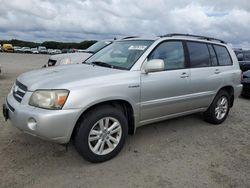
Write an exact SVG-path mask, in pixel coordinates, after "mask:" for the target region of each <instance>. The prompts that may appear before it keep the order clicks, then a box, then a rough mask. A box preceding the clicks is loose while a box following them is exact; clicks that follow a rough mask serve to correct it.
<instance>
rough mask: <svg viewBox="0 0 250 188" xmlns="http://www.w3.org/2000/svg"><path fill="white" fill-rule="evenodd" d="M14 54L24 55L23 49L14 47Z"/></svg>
mask: <svg viewBox="0 0 250 188" xmlns="http://www.w3.org/2000/svg"><path fill="white" fill-rule="evenodd" d="M14 52H15V53H23V52H22V48H21V47H20V46H14Z"/></svg>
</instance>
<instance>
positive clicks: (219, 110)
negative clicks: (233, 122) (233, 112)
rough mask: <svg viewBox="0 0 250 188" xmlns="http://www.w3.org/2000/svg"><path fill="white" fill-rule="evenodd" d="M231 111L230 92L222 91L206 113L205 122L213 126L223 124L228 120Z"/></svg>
mask: <svg viewBox="0 0 250 188" xmlns="http://www.w3.org/2000/svg"><path fill="white" fill-rule="evenodd" d="M229 110H230V97H229V94H228V92H226V91H224V90H222V91H220V92H219V93H218V94H217V95H216V97H215V98H214V100H213V102H212V104H211V105H210V107H209V108H208V109H207V111H206V112H205V113H204V117H205V120H206V121H207V122H209V123H212V124H221V123H222V122H224V121H225V119H226V118H227V115H228V113H229Z"/></svg>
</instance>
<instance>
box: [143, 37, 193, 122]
mask: <svg viewBox="0 0 250 188" xmlns="http://www.w3.org/2000/svg"><path fill="white" fill-rule="evenodd" d="M151 59H162V60H163V61H164V63H165V71H161V72H153V73H148V74H144V73H142V74H141V118H140V120H141V121H140V122H141V123H144V122H151V121H154V120H158V119H159V120H160V119H163V118H165V117H166V116H168V115H172V114H177V113H181V112H185V111H187V110H189V109H190V100H189V94H190V92H191V91H190V70H189V69H187V68H186V65H185V55H184V49H183V44H182V42H181V41H166V42H163V43H161V44H160V45H158V46H157V47H156V48H155V49H154V51H153V52H152V53H151V54H150V55H149V56H148V59H147V60H148V61H149V60H151Z"/></svg>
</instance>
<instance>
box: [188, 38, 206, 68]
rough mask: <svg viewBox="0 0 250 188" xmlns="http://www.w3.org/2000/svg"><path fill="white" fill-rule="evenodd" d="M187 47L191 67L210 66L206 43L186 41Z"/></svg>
mask: <svg viewBox="0 0 250 188" xmlns="http://www.w3.org/2000/svg"><path fill="white" fill-rule="evenodd" d="M187 47H188V51H189V57H190V64H191V67H192V68H196V67H208V66H210V57H209V52H208V47H207V45H206V44H203V43H198V42H187Z"/></svg>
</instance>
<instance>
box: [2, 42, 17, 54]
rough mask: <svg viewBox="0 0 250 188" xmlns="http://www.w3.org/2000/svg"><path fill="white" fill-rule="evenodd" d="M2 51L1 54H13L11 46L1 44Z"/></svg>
mask: <svg viewBox="0 0 250 188" xmlns="http://www.w3.org/2000/svg"><path fill="white" fill-rule="evenodd" d="M2 51H3V52H14V48H13V46H12V44H3V47H2Z"/></svg>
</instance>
